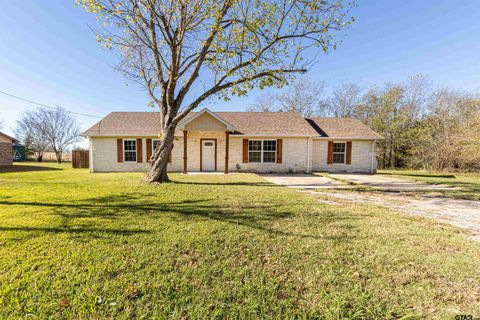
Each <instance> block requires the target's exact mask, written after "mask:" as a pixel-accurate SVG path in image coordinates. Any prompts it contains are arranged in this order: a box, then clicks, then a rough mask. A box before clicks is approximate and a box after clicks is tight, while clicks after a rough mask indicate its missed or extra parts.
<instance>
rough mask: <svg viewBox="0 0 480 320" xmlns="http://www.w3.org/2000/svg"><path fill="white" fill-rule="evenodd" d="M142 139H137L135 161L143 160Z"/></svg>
mask: <svg viewBox="0 0 480 320" xmlns="http://www.w3.org/2000/svg"><path fill="white" fill-rule="evenodd" d="M142 151H143V150H142V139H137V162H138V163H142V162H143V157H142V156H143V152H142Z"/></svg>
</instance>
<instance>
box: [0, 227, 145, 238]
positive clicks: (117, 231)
mask: <svg viewBox="0 0 480 320" xmlns="http://www.w3.org/2000/svg"><path fill="white" fill-rule="evenodd" d="M1 231H34V232H44V233H97V232H98V233H107V234H117V235H126V236H128V235H133V234H139V233H151V231H149V230H135V229H132V230H129V229H110V228H92V227H52V228H47V227H0V232H1Z"/></svg>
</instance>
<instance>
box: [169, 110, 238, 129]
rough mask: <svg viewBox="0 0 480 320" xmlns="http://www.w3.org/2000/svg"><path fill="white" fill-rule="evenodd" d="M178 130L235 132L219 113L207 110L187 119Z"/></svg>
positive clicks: (180, 124) (181, 122)
mask: <svg viewBox="0 0 480 320" xmlns="http://www.w3.org/2000/svg"><path fill="white" fill-rule="evenodd" d="M177 129H178V130H192V131H210V130H212V131H216V130H228V131H234V126H233V125H232V124H231V123H229V122H228V121H226V120H225V119H223V118H222V117H221V116H219V115H218V114H217V113H215V112H212V111H210V110H209V109H207V108H205V109H203V110H201V111H200V112H197V113H194V114H193V115H192V116H190V117H186V118H185V119H183V120H182V121H180V123H179V124H178V126H177Z"/></svg>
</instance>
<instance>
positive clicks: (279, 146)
mask: <svg viewBox="0 0 480 320" xmlns="http://www.w3.org/2000/svg"><path fill="white" fill-rule="evenodd" d="M282 155H283V140H282V139H277V163H282Z"/></svg>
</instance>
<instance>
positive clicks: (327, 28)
mask: <svg viewBox="0 0 480 320" xmlns="http://www.w3.org/2000/svg"><path fill="white" fill-rule="evenodd" d="M345 1H346V0H324V1H316V0H280V1H278V0H255V1H253V0H206V1H205V0H177V1H166V0H77V3H78V4H81V5H82V6H83V7H84V8H86V10H87V11H88V12H93V13H95V14H96V15H97V18H98V19H99V20H100V22H101V23H100V24H99V28H101V30H100V32H99V34H98V35H97V38H98V41H99V42H102V43H103V44H104V45H105V46H107V47H109V48H112V47H114V46H115V47H117V48H119V49H120V52H121V54H122V62H121V63H120V65H119V66H118V68H119V69H120V70H121V71H123V72H124V73H125V75H126V76H127V77H129V78H130V79H132V80H134V81H137V82H138V83H139V84H141V85H143V86H144V87H145V89H146V90H147V91H148V94H149V95H150V98H151V100H152V103H153V104H154V105H155V106H156V107H158V108H159V110H160V127H159V133H160V135H161V141H160V145H159V147H158V148H157V149H156V150H155V152H154V154H153V157H152V161H153V162H152V165H151V169H150V171H149V173H148V176H147V180H148V181H150V182H163V181H167V180H168V176H167V161H168V154H169V152H170V150H171V149H172V145H173V144H172V143H173V139H174V133H175V128H176V127H177V124H178V123H179V122H180V121H181V120H182V119H184V118H185V116H186V115H187V114H188V113H189V112H190V111H192V110H193V109H195V108H196V107H198V106H199V105H200V104H201V103H202V102H204V101H205V100H206V99H209V98H211V97H213V96H220V97H223V98H225V99H228V98H229V96H231V95H237V96H241V95H245V94H247V92H248V91H249V90H251V89H253V88H254V87H259V88H265V87H270V86H277V87H281V86H282V85H284V84H285V83H286V82H287V80H289V79H292V78H293V77H294V76H295V74H298V73H302V72H305V71H306V68H307V67H308V66H309V65H310V63H312V62H313V61H311V60H308V59H306V55H305V54H304V53H305V52H306V51H310V52H311V50H313V49H314V48H320V49H321V50H323V51H325V52H327V51H329V50H330V49H331V48H335V46H336V40H335V39H336V38H335V35H334V34H332V32H334V31H338V30H341V29H343V28H344V27H345V26H346V24H348V23H349V22H350V21H351V20H349V21H347V22H346V20H347V18H346V16H347V14H348V12H349V10H350V8H351V7H352V6H353V3H352V2H346V3H344V2H345ZM103 23H105V25H106V27H102V26H103ZM192 88H195V90H192Z"/></svg>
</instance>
